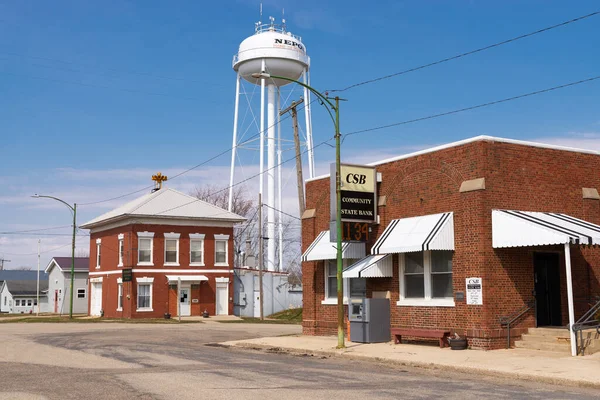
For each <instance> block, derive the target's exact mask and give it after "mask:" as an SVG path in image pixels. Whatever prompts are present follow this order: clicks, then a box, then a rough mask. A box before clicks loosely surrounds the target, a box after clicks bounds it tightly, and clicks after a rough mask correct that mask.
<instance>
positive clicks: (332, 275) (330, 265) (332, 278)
mask: <svg viewBox="0 0 600 400" xmlns="http://www.w3.org/2000/svg"><path fill="white" fill-rule="evenodd" d="M325 268H326V271H325V299H336V298H337V264H336V262H335V261H329V262H327V263H326V264H325Z"/></svg>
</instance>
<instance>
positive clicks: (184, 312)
mask: <svg viewBox="0 0 600 400" xmlns="http://www.w3.org/2000/svg"><path fill="white" fill-rule="evenodd" d="M179 307H180V308H179V312H180V313H181V316H182V317H189V316H190V315H191V313H190V311H191V308H190V288H189V286H188V287H182V288H181V290H180V291H179Z"/></svg>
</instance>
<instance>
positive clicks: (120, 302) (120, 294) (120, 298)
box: [117, 283, 123, 311]
mask: <svg viewBox="0 0 600 400" xmlns="http://www.w3.org/2000/svg"><path fill="white" fill-rule="evenodd" d="M117 286H118V289H117V291H118V295H117V296H118V298H117V311H120V310H122V309H123V283H118V284H117Z"/></svg>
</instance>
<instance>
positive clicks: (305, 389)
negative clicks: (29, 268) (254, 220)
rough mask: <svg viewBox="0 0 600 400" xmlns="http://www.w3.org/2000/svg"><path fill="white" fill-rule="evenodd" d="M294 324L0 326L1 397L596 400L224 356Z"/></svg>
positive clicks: (417, 373) (530, 387)
mask: <svg viewBox="0 0 600 400" xmlns="http://www.w3.org/2000/svg"><path fill="white" fill-rule="evenodd" d="M299 332H300V327H299V326H298V325H271V324H239V323H234V324H221V323H215V322H213V323H205V324H180V325H171V324H170V325H160V324H156V325H155V324H122V323H92V324H83V323H76V324H68V323H59V324H54V323H45V324H41V323H13V324H2V325H0V336H1V337H2V347H1V348H0V350H1V351H0V398H6V399H9V398H10V399H21V398H23V399H46V398H47V399H81V398H87V399H112V398H114V399H166V398H174V397H176V398H178V399H188V398H189V399H192V398H194V399H197V398H203V399H224V398H232V397H243V398H244V399H261V400H265V399H281V398H285V399H305V398H311V399H330V398H333V397H337V398H343V399H361V400H363V399H364V398H366V397H369V398H373V399H392V398H393V399H397V398H409V399H410V398H415V399H416V398H432V397H444V398H448V399H459V398H460V399H463V398H482V397H486V398H499V399H500V398H502V399H508V398H510V399H512V398H540V399H542V398H544V399H548V398H552V399H565V398H578V399H586V398H589V399H592V398H597V396H596V394H597V393H596V392H597V391H596V390H593V389H579V388H560V387H552V386H549V385H545V384H544V385H537V384H535V383H516V382H509V381H503V380H492V379H490V378H484V377H481V378H480V377H477V379H473V376H466V375H460V374H454V373H452V371H439V370H437V371H428V370H420V369H410V368H400V367H398V366H395V367H392V366H387V365H384V364H381V363H379V364H377V363H369V362H358V361H352V360H340V359H337V358H319V357H309V356H304V357H303V356H291V355H287V354H277V353H263V352H257V351H242V350H233V349H226V348H222V347H220V346H219V345H218V343H219V342H223V341H228V340H236V339H244V338H252V337H261V336H277V335H290V334H297V333H299Z"/></svg>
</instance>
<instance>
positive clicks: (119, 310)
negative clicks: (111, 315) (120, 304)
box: [117, 299, 177, 312]
mask: <svg viewBox="0 0 600 400" xmlns="http://www.w3.org/2000/svg"><path fill="white" fill-rule="evenodd" d="M176 300H177V299H176ZM117 311H118V312H123V309H122V308H117Z"/></svg>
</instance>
